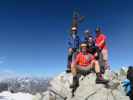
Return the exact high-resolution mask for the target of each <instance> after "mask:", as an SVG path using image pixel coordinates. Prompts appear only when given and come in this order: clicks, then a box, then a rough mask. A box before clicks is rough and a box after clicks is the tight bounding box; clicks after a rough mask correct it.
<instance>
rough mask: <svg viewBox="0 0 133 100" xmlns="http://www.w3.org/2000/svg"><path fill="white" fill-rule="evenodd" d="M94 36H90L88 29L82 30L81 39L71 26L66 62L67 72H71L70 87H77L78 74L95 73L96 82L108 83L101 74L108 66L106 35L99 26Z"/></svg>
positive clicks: (75, 29)
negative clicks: (82, 36)
mask: <svg viewBox="0 0 133 100" xmlns="http://www.w3.org/2000/svg"><path fill="white" fill-rule="evenodd" d="M95 32H96V37H95V38H94V37H93V36H92V33H91V31H90V30H89V29H88V30H86V31H85V32H84V40H83V41H81V40H80V38H79V36H78V34H77V28H76V27H72V34H71V35H70V38H69V41H68V45H69V47H68V63H67V70H66V72H67V73H70V72H71V73H72V74H73V84H72V85H71V86H70V87H71V88H74V87H78V85H79V83H78V80H79V77H78V73H80V74H83V75H84V74H86V75H87V74H89V73H90V72H92V71H93V72H95V73H96V76H97V78H96V83H103V84H106V83H108V80H105V79H104V78H103V76H102V74H103V73H104V71H105V70H106V69H108V68H109V65H108V49H107V45H106V36H105V35H104V34H103V33H102V31H101V29H100V27H97V28H96V31H95Z"/></svg>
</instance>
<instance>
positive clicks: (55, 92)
mask: <svg viewBox="0 0 133 100" xmlns="http://www.w3.org/2000/svg"><path fill="white" fill-rule="evenodd" d="M104 78H106V79H110V82H109V84H108V85H103V84H96V83H95V79H96V75H95V73H91V74H89V75H87V76H85V77H84V76H81V77H80V80H79V83H80V85H79V87H78V88H77V90H76V91H75V96H74V97H72V92H71V91H72V90H71V89H70V88H69V86H70V84H71V83H72V74H66V73H65V72H63V73H61V74H59V75H58V76H56V77H55V78H53V80H51V81H50V86H49V88H48V90H47V91H45V92H42V93H36V94H34V95H31V94H29V93H22V92H19V93H10V92H2V93H0V100H129V97H127V96H126V95H125V92H124V89H123V87H122V84H121V82H122V80H123V79H124V78H125V77H124V76H122V75H119V74H118V73H117V74H116V73H114V72H111V71H107V72H106V73H105V75H104Z"/></svg>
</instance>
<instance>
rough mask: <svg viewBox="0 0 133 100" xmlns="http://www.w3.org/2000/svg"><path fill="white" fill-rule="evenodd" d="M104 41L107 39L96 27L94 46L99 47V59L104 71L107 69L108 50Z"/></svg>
mask: <svg viewBox="0 0 133 100" xmlns="http://www.w3.org/2000/svg"><path fill="white" fill-rule="evenodd" d="M106 39H107V37H106V36H105V35H104V34H103V33H102V32H101V29H100V27H97V28H96V45H97V46H98V47H99V49H100V51H101V54H102V58H100V59H103V63H104V69H108V68H109V64H108V49H107V45H106Z"/></svg>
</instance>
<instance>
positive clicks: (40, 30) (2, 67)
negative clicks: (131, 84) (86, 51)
mask: <svg viewBox="0 0 133 100" xmlns="http://www.w3.org/2000/svg"><path fill="white" fill-rule="evenodd" d="M132 4H133V1H132V0H1V1H0V71H1V72H2V73H4V72H7V73H16V74H20V75H24V74H27V75H34V76H53V75H55V74H58V73H60V72H62V71H64V70H65V68H66V58H67V38H68V35H69V29H70V25H71V20H72V12H73V10H74V9H75V8H78V9H80V12H81V14H82V15H84V16H85V17H86V19H85V20H84V22H83V23H81V24H80V31H79V34H80V36H81V35H83V34H82V33H83V31H84V30H85V29H86V28H91V29H92V31H94V29H95V27H96V25H100V26H101V27H102V29H103V32H104V33H105V34H106V35H107V37H108V40H107V43H108V47H109V62H110V64H111V67H112V69H118V68H119V67H120V66H128V65H133V60H132V59H133V52H132V51H133V44H132V43H133V6H132Z"/></svg>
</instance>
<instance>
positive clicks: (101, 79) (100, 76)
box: [96, 73, 109, 84]
mask: <svg viewBox="0 0 133 100" xmlns="http://www.w3.org/2000/svg"><path fill="white" fill-rule="evenodd" d="M96 75H97V78H96V83H97V84H107V83H108V82H109V81H108V80H105V79H104V78H103V76H102V75H101V73H97V74H96Z"/></svg>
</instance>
